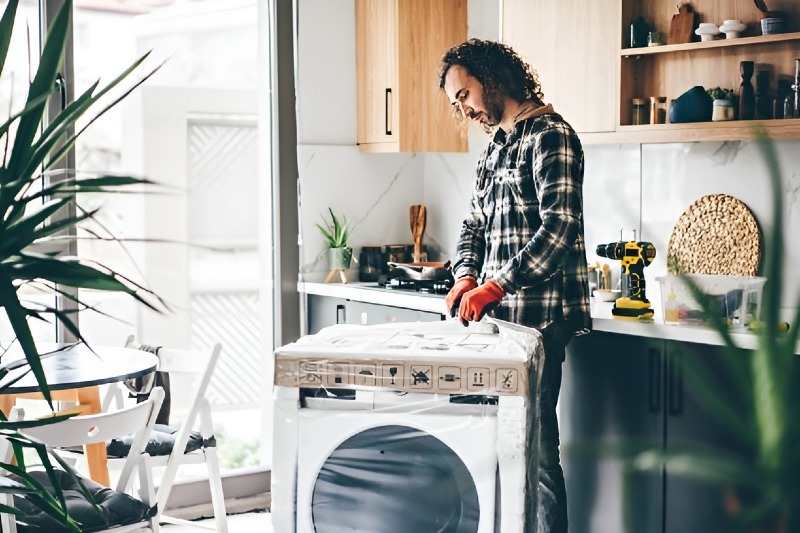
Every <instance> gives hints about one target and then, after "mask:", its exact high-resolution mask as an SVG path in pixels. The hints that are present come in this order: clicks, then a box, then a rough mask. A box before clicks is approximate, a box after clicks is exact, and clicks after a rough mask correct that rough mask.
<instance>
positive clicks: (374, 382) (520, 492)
mask: <svg viewBox="0 0 800 533" xmlns="http://www.w3.org/2000/svg"><path fill="white" fill-rule="evenodd" d="M465 329H467V330H469V328H464V327H463V326H460V324H457V323H442V324H439V323H437V324H435V325H434V326H430V325H429V324H428V323H407V324H390V325H380V326H344V325H342V326H334V327H332V328H326V329H325V330H322V331H321V332H320V333H319V334H317V335H314V336H308V337H304V338H303V339H300V340H299V341H297V342H296V343H293V344H292V345H288V346H285V347H282V348H279V349H278V350H276V352H275V356H276V365H275V368H276V373H275V385H276V387H275V399H274V400H275V401H274V424H275V432H274V435H275V443H274V460H273V468H272V520H273V528H274V530H275V531H287V532H288V531H297V532H298V533H312V532H314V531H328V530H330V531H350V530H352V531H370V532H371V533H382V532H392V533H405V532H418V531H462V530H466V531H476V532H478V533H490V532H495V531H501V532H514V533H517V532H519V533H521V532H523V531H526V530H527V531H530V530H535V529H530V528H531V527H533V526H535V518H536V517H535V509H536V493H537V491H536V490H532V491H531V490H529V488H530V487H537V486H538V469H537V468H535V467H534V468H531V467H530V465H537V464H538V445H539V427H538V424H539V418H538V405H539V381H540V376H541V366H542V365H541V362H543V351H542V347H541V342H540V341H541V336H540V335H539V333H538V332H537V331H535V330H531V329H529V328H518V327H516V326H513V325H509V324H506V323H503V322H500V321H492V322H491V324H488V325H483V326H482V327H481V328H475V329H473V330H471V331H465ZM479 331H480V332H479ZM470 337H472V338H470ZM442 345H446V346H448V348H447V349H442ZM391 346H395V348H391ZM401 346H402V348H399V347H401ZM432 346H438V348H431V347H432ZM398 352H402V356H398ZM431 352H433V354H432V353H431ZM442 352H445V354H444V355H442ZM303 363H307V364H306V365H305V366H304V365H303ZM395 364H396V365H395ZM309 365H311V366H309ZM370 365H374V367H373V366H370ZM384 365H389V366H386V367H384ZM391 365H395V367H396V371H395V373H394V374H393V375H392V374H391V373H390V368H392V366H391ZM443 367H444V369H443V370H442V368H443ZM480 369H483V370H485V371H486V372H484V375H483V376H481V375H480V374H481V372H480ZM364 370H367V371H368V372H364ZM457 370H458V371H459V372H456V371H457ZM501 370H502V372H501ZM508 370H515V371H516V374H515V375H514V377H512V378H509V377H508V372H507V371H508ZM476 372H477V375H475V373H476ZM309 373H311V374H313V376H309ZM448 374H449V375H450V377H448ZM456 378H458V379H456ZM462 379H463V381H462ZM481 379H482V380H483V382H481ZM509 379H511V381H512V382H513V387H510V386H509ZM504 380H505V381H504ZM478 385H481V386H478ZM470 386H471V388H470ZM447 387H451V388H450V389H448V388H447ZM511 389H513V391H512V390H511ZM526 497H527V500H526ZM526 501H527V503H526ZM526 506H527V507H528V508H530V509H532V512H529V513H526ZM526 519H527V521H528V528H526V525H525V524H526ZM532 525H533V526H532Z"/></svg>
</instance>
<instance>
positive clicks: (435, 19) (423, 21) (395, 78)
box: [355, 0, 467, 152]
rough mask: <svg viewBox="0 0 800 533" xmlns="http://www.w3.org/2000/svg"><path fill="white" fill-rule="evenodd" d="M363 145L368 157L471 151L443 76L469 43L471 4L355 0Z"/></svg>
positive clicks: (360, 141)
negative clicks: (452, 53) (458, 47)
mask: <svg viewBox="0 0 800 533" xmlns="http://www.w3.org/2000/svg"><path fill="white" fill-rule="evenodd" d="M355 5H356V77H357V80H356V89H357V99H358V100H357V102H358V103H357V112H358V145H359V148H360V149H361V150H362V151H365V152H466V151H467V133H466V124H464V123H459V122H458V121H456V120H454V118H453V114H452V110H451V106H450V104H449V102H448V100H447V96H446V95H445V93H444V91H442V90H441V89H439V78H438V71H439V65H440V61H441V58H442V55H443V54H444V52H445V51H446V50H447V49H448V48H450V47H451V46H453V45H455V44H458V43H461V42H463V41H465V40H466V39H467V1H466V0H424V1H420V0H356V2H355Z"/></svg>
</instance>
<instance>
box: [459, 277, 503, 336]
mask: <svg viewBox="0 0 800 533" xmlns="http://www.w3.org/2000/svg"><path fill="white" fill-rule="evenodd" d="M505 295H506V291H504V290H503V289H502V288H501V287H500V285H498V284H497V283H495V282H494V281H492V280H488V281H487V282H486V283H484V284H483V285H481V286H480V287H478V288H477V289H472V290H471V291H469V292H468V293H466V294H465V295H464V296H462V297H461V305H460V306H459V308H458V319H459V320H460V321H461V323H462V324H464V325H465V326H466V325H467V322H469V321H470V320H471V321H475V322H477V321H479V320H480V319H481V318H483V315H485V314H486V312H487V311H490V310H491V309H492V308H493V307H494V306H495V305H497V302H499V301H500V300H502V299H503V296H505Z"/></svg>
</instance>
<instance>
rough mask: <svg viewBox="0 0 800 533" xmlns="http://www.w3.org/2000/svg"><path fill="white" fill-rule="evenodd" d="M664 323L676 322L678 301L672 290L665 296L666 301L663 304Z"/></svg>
mask: <svg viewBox="0 0 800 533" xmlns="http://www.w3.org/2000/svg"><path fill="white" fill-rule="evenodd" d="M664 323H665V324H677V323H678V302H676V301H675V293H674V292H671V293H669V296H667V303H666V304H664Z"/></svg>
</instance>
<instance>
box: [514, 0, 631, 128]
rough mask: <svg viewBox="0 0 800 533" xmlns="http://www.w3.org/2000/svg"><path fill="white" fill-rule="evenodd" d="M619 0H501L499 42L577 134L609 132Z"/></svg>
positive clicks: (615, 78) (612, 123) (613, 106)
mask: <svg viewBox="0 0 800 533" xmlns="http://www.w3.org/2000/svg"><path fill="white" fill-rule="evenodd" d="M619 18H620V0H610V1H605V0H604V1H602V2H587V1H586V0H537V1H536V2H531V1H530V0H504V2H503V13H502V40H503V42H505V43H506V44H508V45H510V46H511V47H512V48H514V50H516V51H517V52H518V53H519V54H520V55H521V56H522V58H523V59H524V60H525V61H526V62H528V63H529V64H530V65H531V66H532V67H533V68H534V69H535V70H536V71H537V72H538V73H539V81H540V82H541V84H542V92H544V99H545V102H549V103H552V104H553V107H554V108H555V110H556V112H558V113H560V114H561V115H562V116H563V117H564V118H565V119H566V120H567V122H569V123H570V124H571V125H572V127H573V128H574V129H575V131H577V132H579V133H580V132H612V131H614V129H615V124H616V118H617V104H618V101H619V99H618V96H617V95H618V94H619V93H618V86H619V76H618V74H617V72H618V68H619V42H620V33H619V32H620V25H619Z"/></svg>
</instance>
